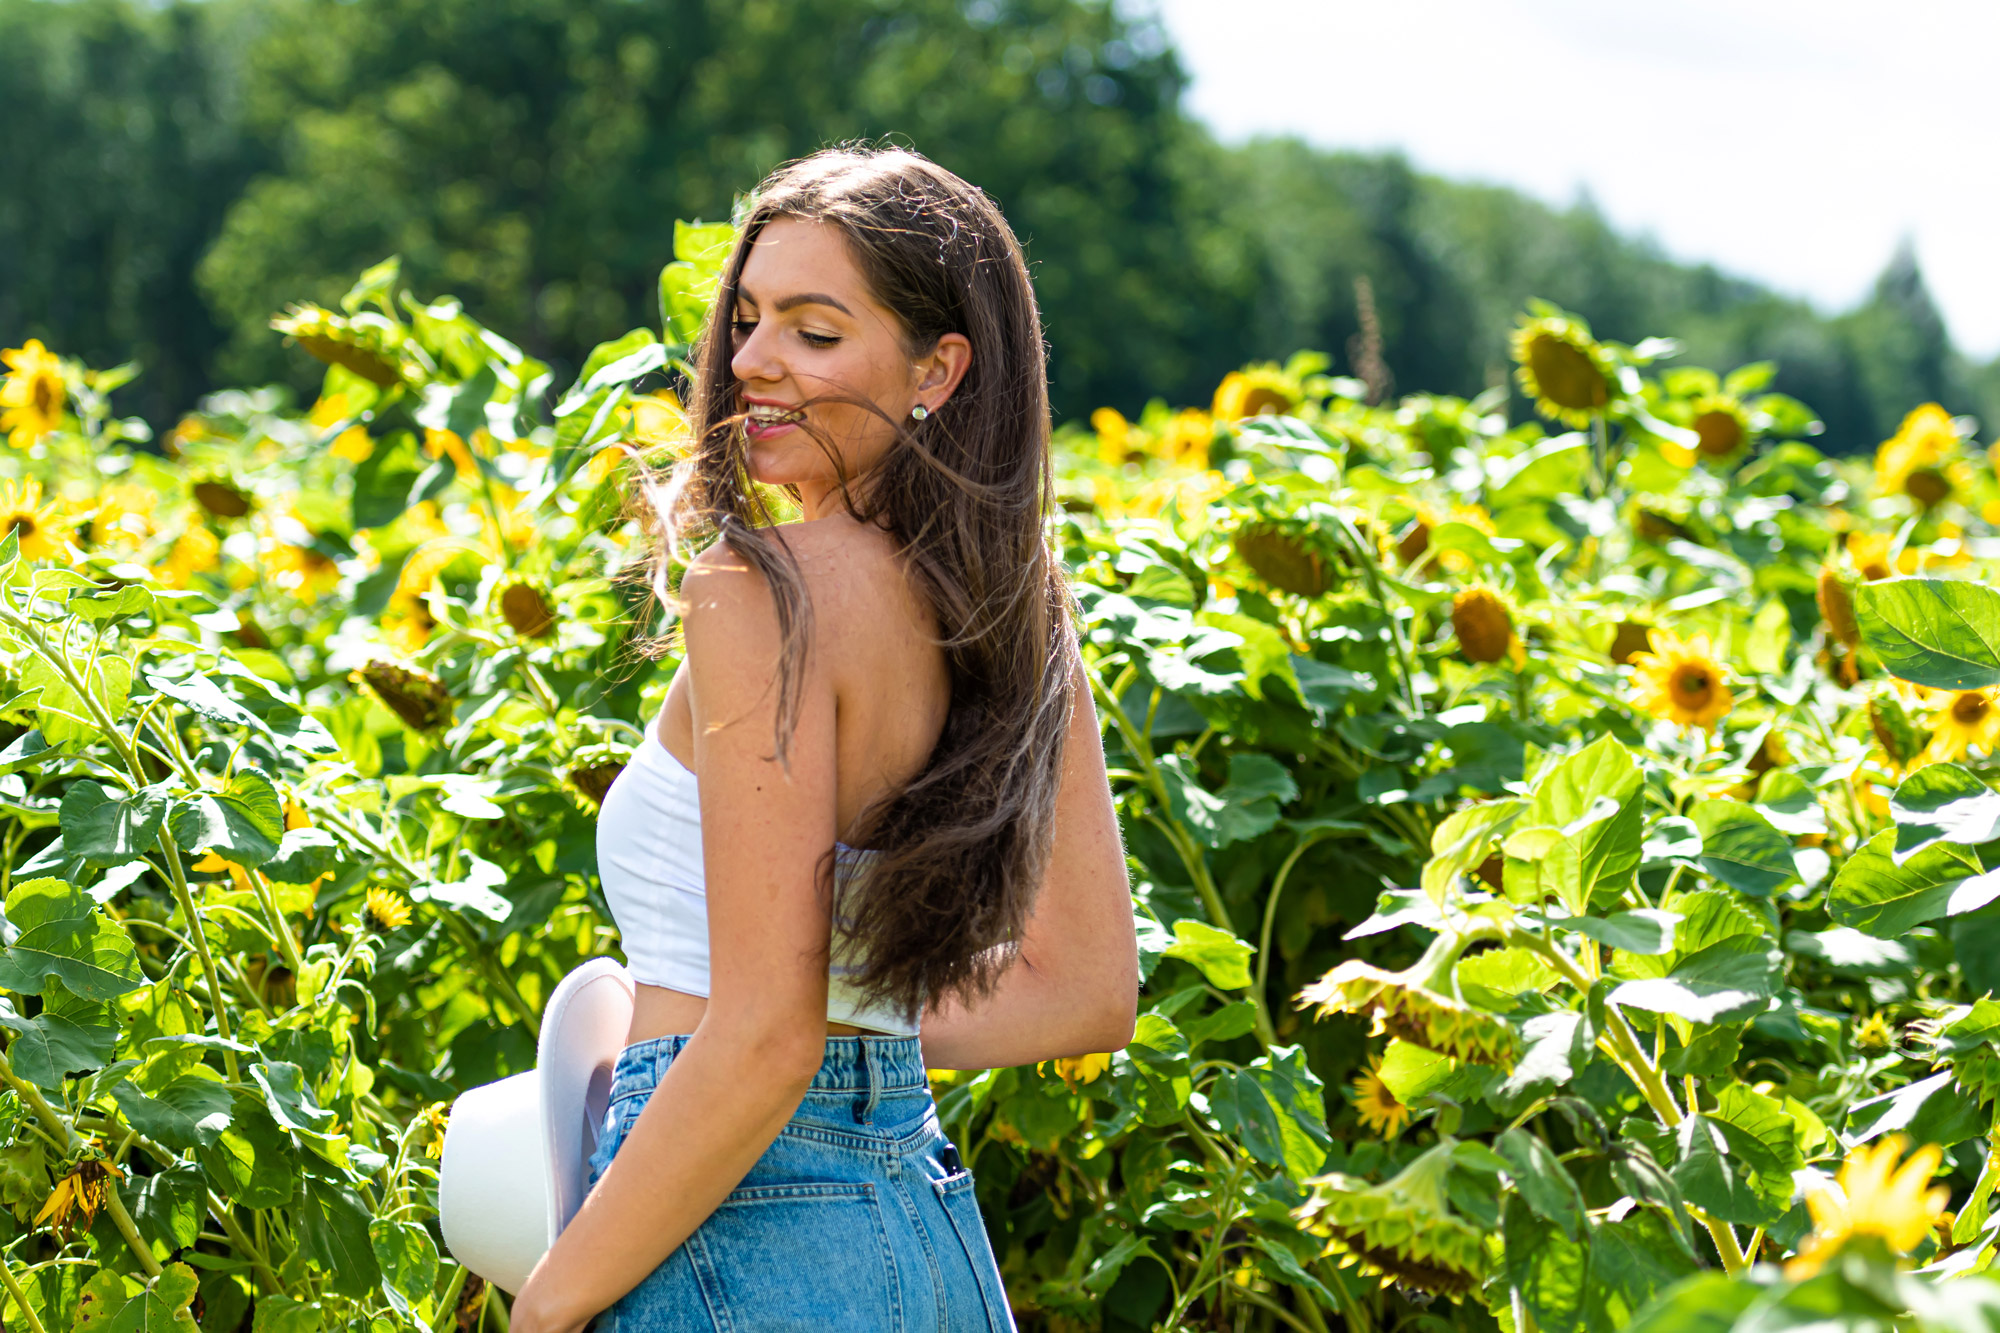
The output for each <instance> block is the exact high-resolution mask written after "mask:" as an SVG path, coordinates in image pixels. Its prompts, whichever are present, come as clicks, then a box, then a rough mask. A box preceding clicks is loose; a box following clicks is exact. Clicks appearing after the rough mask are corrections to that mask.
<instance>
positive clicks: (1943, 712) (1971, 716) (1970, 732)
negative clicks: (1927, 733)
mask: <svg viewBox="0 0 2000 1333" xmlns="http://www.w3.org/2000/svg"><path fill="white" fill-rule="evenodd" d="M1931 728H1932V731H1931V742H1930V744H1929V745H1927V746H1925V747H1924V753H1923V758H1924V759H1925V761H1926V762H1929V763H1939V762H1944V761H1949V760H1953V759H1957V758H1959V757H1960V756H1962V755H1963V754H1964V753H1965V752H1966V751H1967V750H1969V749H1972V748H1974V747H1977V748H1979V749H1981V750H1985V751H1988V752H1991V751H1992V750H1993V748H1994V745H1995V744H1996V742H2000V707H1996V706H1995V699H1994V692H1993V691H1992V690H1990V689H1987V690H1956V691H1953V692H1952V694H1951V696H1950V698H1949V699H1948V700H1946V702H1945V705H1944V707H1942V708H1940V709H1939V710H1938V712H1937V716H1935V717H1934V718H1932V719H1931Z"/></svg>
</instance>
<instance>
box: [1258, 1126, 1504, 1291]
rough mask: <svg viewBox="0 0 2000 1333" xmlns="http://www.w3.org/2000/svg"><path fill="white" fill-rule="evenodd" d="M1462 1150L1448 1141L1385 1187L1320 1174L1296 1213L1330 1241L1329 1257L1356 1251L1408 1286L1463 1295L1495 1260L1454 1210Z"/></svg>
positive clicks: (1378, 1269)
mask: <svg viewBox="0 0 2000 1333" xmlns="http://www.w3.org/2000/svg"><path fill="white" fill-rule="evenodd" d="M1457 1147H1458V1143H1457V1141H1456V1140H1454V1139H1449V1138H1447V1139H1440V1140H1439V1141H1438V1143H1437V1146H1436V1147H1433V1148H1430V1149H1428V1150H1426V1151H1425V1152H1424V1153H1422V1154H1421V1155H1419V1156H1418V1157H1417V1158H1416V1160H1415V1161H1413V1162H1411V1163H1410V1164H1409V1165H1408V1166H1406V1167H1404V1168H1403V1170H1402V1172H1401V1173H1400V1174H1398V1175H1397V1176H1396V1177H1395V1178H1394V1179H1392V1180H1389V1181H1386V1182H1384V1183H1383V1184H1380V1185H1370V1184H1369V1183H1368V1182H1367V1181H1365V1180H1362V1179H1359V1178H1358V1177H1355V1176H1348V1175H1342V1174H1340V1173H1339V1172H1332V1173H1329V1174H1327V1175H1324V1176H1315V1177H1313V1178H1312V1179H1311V1180H1308V1181H1307V1182H1306V1184H1307V1185H1309V1186H1311V1187H1312V1195H1311V1197H1310V1198H1308V1199H1307V1200H1306V1202H1305V1203H1303V1204H1301V1205H1300V1206H1299V1207H1298V1208H1297V1209H1295V1210H1293V1214H1292V1215H1293V1216H1294V1217H1296V1218H1298V1219H1299V1222H1300V1224H1301V1225H1302V1226H1303V1227H1304V1228H1305V1230H1307V1231H1308V1232H1311V1233H1312V1234H1314V1235H1319V1236H1324V1237H1326V1238H1327V1240H1328V1242H1329V1244H1328V1246H1327V1252H1328V1253H1329V1254H1338V1253H1342V1252H1345V1253H1348V1254H1352V1255H1354V1256H1355V1257H1356V1258H1357V1259H1358V1260H1359V1261H1360V1262H1361V1263H1362V1264H1363V1265H1365V1266H1366V1268H1367V1270H1368V1271H1369V1272H1372V1273H1379V1274H1381V1275H1382V1276H1384V1277H1386V1278H1389V1279H1390V1280H1391V1281H1394V1282H1398V1283H1401V1284H1402V1285H1403V1286H1406V1287H1415V1288H1417V1289H1419V1290H1421V1291H1430V1292H1435V1293H1437V1294H1438V1295H1440V1296H1454V1297H1456V1296H1463V1295H1464V1294H1465V1293H1466V1292H1468V1291H1470V1290H1472V1288H1473V1287H1474V1286H1475V1285H1477V1283H1478V1282H1479V1280H1480V1279H1481V1278H1482V1277H1483V1276H1484V1275H1485V1273H1486V1268H1487V1256H1486V1240H1485V1236H1484V1235H1483V1233H1482V1232H1481V1231H1480V1230H1479V1228H1477V1227H1475V1226H1473V1225H1472V1224H1471V1223H1470V1222H1467V1221H1466V1220H1465V1219H1464V1218H1462V1217H1459V1216H1458V1215H1457V1214H1456V1213H1454V1212H1453V1211H1452V1209H1451V1202H1450V1199H1449V1197H1448V1196H1447V1194H1446V1192H1445V1185H1446V1177H1447V1176H1448V1175H1449V1174H1450V1171H1451V1164H1452V1154H1453V1152H1454V1151H1455V1150H1456V1149H1457Z"/></svg>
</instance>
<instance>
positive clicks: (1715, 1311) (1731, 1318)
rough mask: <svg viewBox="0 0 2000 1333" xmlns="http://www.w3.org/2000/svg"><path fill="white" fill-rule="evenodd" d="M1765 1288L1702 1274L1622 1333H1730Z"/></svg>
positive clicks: (1676, 1289)
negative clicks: (1738, 1319)
mask: <svg viewBox="0 0 2000 1333" xmlns="http://www.w3.org/2000/svg"><path fill="white" fill-rule="evenodd" d="M1763 1294H1764V1289H1763V1288H1762V1287H1759V1286H1756V1285H1754V1284H1752V1283H1749V1282H1739V1281H1737V1280H1736V1279H1734V1278H1731V1277H1729V1276H1727V1275H1726V1274H1723V1273H1701V1274H1699V1275H1697V1276H1695V1277H1693V1278H1692V1279H1690V1280H1689V1281H1687V1282H1685V1283H1683V1284H1681V1285H1680V1286H1678V1287H1675V1288H1674V1289H1673V1290H1672V1291H1671V1292H1669V1293H1667V1295H1666V1296H1664V1297H1663V1298H1662V1299H1661V1300H1659V1301H1658V1302H1657V1303H1655V1304H1653V1305H1651V1306H1648V1307H1647V1308H1646V1309H1645V1311H1644V1312H1643V1313H1642V1315H1641V1316H1640V1318H1639V1321H1638V1322H1637V1323H1635V1324H1630V1325H1627V1326H1626V1327H1625V1329H1624V1330H1623V1333H1730V1330H1731V1329H1734V1328H1735V1327H1736V1321H1737V1318H1738V1317H1739V1316H1740V1315H1742V1314H1743V1313H1744V1312H1745V1311H1747V1310H1748V1309H1749V1308H1750V1306H1751V1305H1753V1304H1754V1303H1756V1302H1757V1301H1758V1300H1759V1299H1760V1298H1761V1297H1762V1296H1763Z"/></svg>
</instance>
